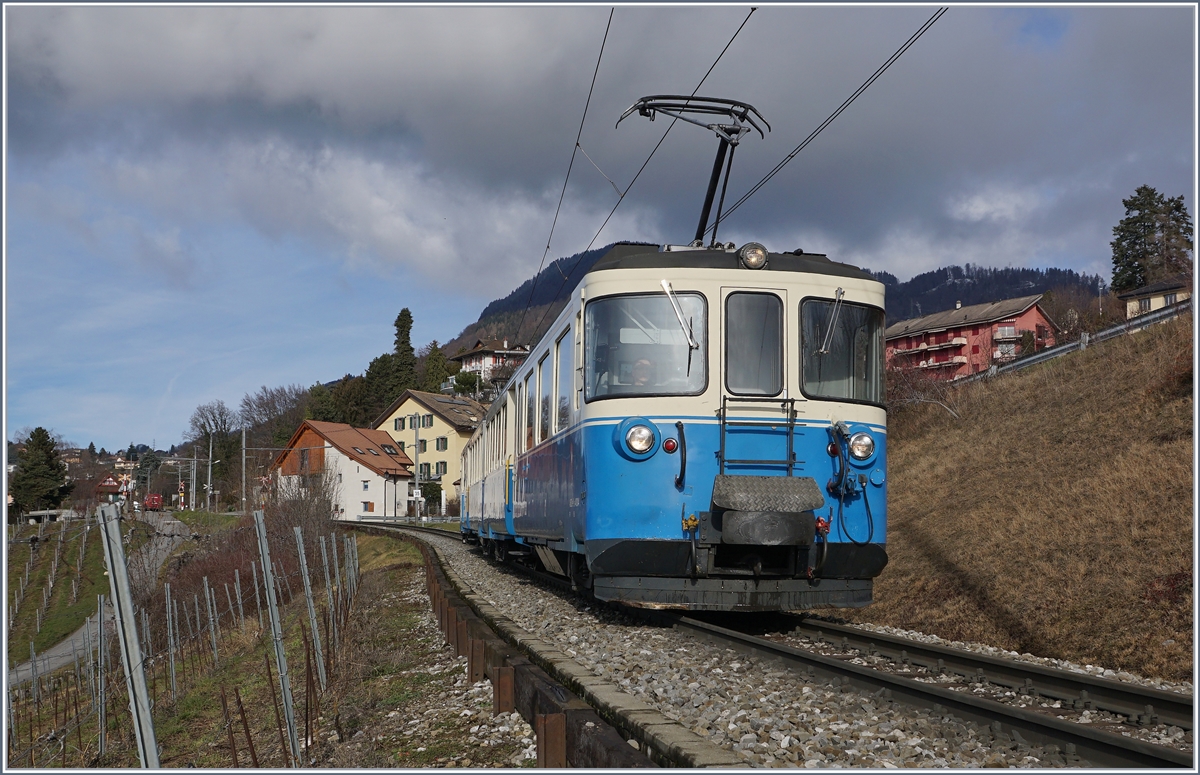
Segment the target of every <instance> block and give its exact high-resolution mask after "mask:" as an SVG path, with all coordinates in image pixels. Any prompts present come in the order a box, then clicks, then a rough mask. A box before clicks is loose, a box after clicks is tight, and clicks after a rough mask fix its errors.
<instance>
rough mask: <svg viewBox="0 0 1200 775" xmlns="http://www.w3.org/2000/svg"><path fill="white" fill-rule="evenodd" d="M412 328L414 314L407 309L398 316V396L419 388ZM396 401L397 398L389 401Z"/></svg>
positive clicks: (396, 350) (396, 355) (396, 365)
mask: <svg viewBox="0 0 1200 775" xmlns="http://www.w3.org/2000/svg"><path fill="white" fill-rule="evenodd" d="M412 326H413V317H412V312H410V311H409V309H408V307H405V308H404V309H402V310H400V314H399V315H397V316H396V346H395V369H396V372H395V374H396V376H395V380H396V385H395V387H396V395H397V396H398V395H399V394H400V393H403V392H404V391H405V390H408V389H410V388H415V387H416V386H417V354H416V352H415V351H414V350H413V346H412ZM394 399H395V396H393V397H392V398H391V399H388V400H389V401H391V400H394Z"/></svg>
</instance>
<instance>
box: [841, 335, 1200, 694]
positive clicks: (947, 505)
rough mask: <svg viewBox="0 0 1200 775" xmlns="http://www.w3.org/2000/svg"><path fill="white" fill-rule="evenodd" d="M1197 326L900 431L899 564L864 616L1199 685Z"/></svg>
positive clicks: (972, 400) (997, 391)
mask: <svg viewBox="0 0 1200 775" xmlns="http://www.w3.org/2000/svg"><path fill="white" fill-rule="evenodd" d="M1192 338H1193V337H1192V320H1191V318H1190V317H1188V318H1186V319H1184V320H1177V321H1175V322H1172V323H1168V324H1164V325H1160V326H1155V327H1153V328H1152V329H1149V330H1146V331H1142V332H1140V333H1137V334H1134V335H1132V336H1128V337H1122V338H1120V339H1119V340H1114V341H1111V342H1107V343H1104V344H1101V345H1098V346H1095V347H1092V348H1089V349H1088V350H1086V351H1084V352H1082V353H1078V354H1074V355H1070V356H1066V357H1063V358H1059V359H1057V360H1054V361H1051V362H1049V363H1047V364H1045V365H1042V366H1035V367H1032V368H1030V369H1027V370H1024V371H1021V372H1018V373H1016V374H1014V375H1011V376H1008V377H1005V378H1002V379H999V380H995V381H992V382H990V383H977V384H974V385H967V386H964V387H963V388H960V389H959V390H957V391H954V393H953V394H952V398H951V400H952V401H953V407H954V409H955V411H956V412H957V413H958V414H959V415H960V416H961V419H960V420H956V419H954V418H953V417H951V415H950V414H949V413H948V412H946V411H945V410H944V409H943V408H942V407H939V406H936V405H932V404H922V405H918V406H916V407H912V408H905V409H904V410H902V411H900V412H897V413H895V414H893V415H892V417H891V419H890V430H889V449H890V461H889V474H890V481H891V488H890V493H889V497H890V503H889V505H890V513H889V525H888V533H889V535H888V554H889V555H890V557H891V562H890V564H889V565H888V567H887V569H886V570H885V571H884V573H883V575H882V577H880V578H879V579H878V580H877V583H876V600H877V602H876V604H875V605H874V606H872V607H870V608H868V609H865V610H862V611H858V612H854V613H853V614H851V615H850V617H849V618H852V619H855V620H858V621H871V622H876V623H879V624H889V625H893V626H899V627H908V628H913V629H919V630H923V631H926V632H931V633H936V634H938V635H941V636H942V637H945V638H952V639H959V640H974V641H983V642H987V643H991V644H993V645H997V646H1003V647H1005V648H1008V649H1012V650H1015V651H1020V652H1030V653H1034V654H1037V655H1040V656H1049V657H1057V658H1062V659H1070V660H1073V661H1076V662H1081V663H1092V664H1100V665H1103V666H1105V667H1110V668H1113V669H1118V668H1120V669H1128V670H1132V671H1136V672H1140V673H1143V674H1148V675H1154V676H1160V677H1163V678H1169V679H1174V680H1181V679H1182V680H1190V678H1191V676H1192V669H1193V664H1192V639H1193V632H1192V625H1193V618H1192V596H1193V588H1192V580H1193V541H1194V537H1193V528H1194V513H1195V512H1194V504H1193V498H1192V484H1193V475H1194V470H1193V447H1192V434H1193V393H1192V349H1193V347H1192V345H1193V342H1192Z"/></svg>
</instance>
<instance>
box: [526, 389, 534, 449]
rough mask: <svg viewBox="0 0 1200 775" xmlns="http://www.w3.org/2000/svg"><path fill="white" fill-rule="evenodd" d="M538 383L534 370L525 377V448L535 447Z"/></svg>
mask: <svg viewBox="0 0 1200 775" xmlns="http://www.w3.org/2000/svg"><path fill="white" fill-rule="evenodd" d="M536 390H537V385H535V384H534V382H533V372H530V373H529V376H528V377H526V378H525V449H533V419H534V416H535V415H536V414H537V392H536Z"/></svg>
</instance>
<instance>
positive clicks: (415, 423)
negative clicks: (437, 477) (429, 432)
mask: <svg viewBox="0 0 1200 775" xmlns="http://www.w3.org/2000/svg"><path fill="white" fill-rule="evenodd" d="M408 419H409V420H410V421H411V422H412V427H413V481H414V482H415V483H416V488H417V489H416V492H414V493H413V503H414V504H415V505H416V512H417V517H418V519H419V518H420V516H421V415H419V414H411V415H409V416H408Z"/></svg>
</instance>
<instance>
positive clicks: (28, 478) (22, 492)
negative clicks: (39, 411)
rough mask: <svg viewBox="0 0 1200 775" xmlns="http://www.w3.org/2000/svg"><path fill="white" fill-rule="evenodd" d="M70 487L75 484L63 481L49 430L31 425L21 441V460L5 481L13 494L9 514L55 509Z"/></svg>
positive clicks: (61, 465) (64, 470)
mask: <svg viewBox="0 0 1200 775" xmlns="http://www.w3.org/2000/svg"><path fill="white" fill-rule="evenodd" d="M74 489H75V485H74V484H71V483H70V482H68V481H67V466H66V464H65V463H63V462H62V461H61V460H59V458H58V450H57V449H56V448H55V445H54V440H53V439H52V438H50V434H49V432H47V431H46V429H45V428H42V427H38V428H34V429H33V432H32V433H30V434H29V438H28V439H26V440H25V452H24V453H23V454H22V455H21V462H20V463H18V464H17V470H16V471H14V472H13V475H12V477H11V478H10V479H9V480H8V493H9V495H11V496H12V497H13V504H12V510H11V513H12V514H13V516H14V517H15V515H16V514H24V513H27V512H30V511H38V510H41V509H55V508H58V507H59V505H61V504H62V502H63V501H64V500H66V499H67V496H68V495H70V494H71V491H72V490H74Z"/></svg>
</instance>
